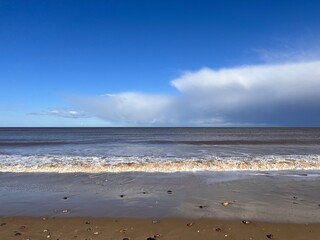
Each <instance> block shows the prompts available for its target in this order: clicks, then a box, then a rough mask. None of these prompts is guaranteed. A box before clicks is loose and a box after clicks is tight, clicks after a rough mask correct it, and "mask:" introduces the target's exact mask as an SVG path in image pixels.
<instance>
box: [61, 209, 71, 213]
mask: <svg viewBox="0 0 320 240" xmlns="http://www.w3.org/2000/svg"><path fill="white" fill-rule="evenodd" d="M62 212H63V213H69V212H70V210H68V209H64V210H62Z"/></svg>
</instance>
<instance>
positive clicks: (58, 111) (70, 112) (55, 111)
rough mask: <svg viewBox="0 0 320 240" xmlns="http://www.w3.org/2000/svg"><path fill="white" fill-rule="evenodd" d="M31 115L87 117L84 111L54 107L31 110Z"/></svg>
mask: <svg viewBox="0 0 320 240" xmlns="http://www.w3.org/2000/svg"><path fill="white" fill-rule="evenodd" d="M29 114H30V115H53V116H58V117H65V118H85V117H87V116H86V114H84V113H83V112H78V111H74V110H64V109H52V110H45V111H40V112H31V113H29Z"/></svg>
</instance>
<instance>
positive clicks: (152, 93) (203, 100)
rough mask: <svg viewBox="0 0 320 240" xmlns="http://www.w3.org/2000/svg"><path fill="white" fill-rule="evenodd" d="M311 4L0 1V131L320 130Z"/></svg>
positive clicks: (314, 4) (314, 6)
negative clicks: (152, 128) (63, 128)
mask: <svg viewBox="0 0 320 240" xmlns="http://www.w3.org/2000/svg"><path fill="white" fill-rule="evenodd" d="M319 9H320V2H319V1H312V0H311V1H294V0H291V1H286V0H282V1H272V0H265V1H263V0H262V1H254V0H251V1H250V0H244V1H235V0H234V1H231V0H221V1H213V0H212V1H201V0H198V1H187V0H184V1H182V0H181V1H180V0H171V1H166V0H161V1H160V0H148V1H130V0H127V1H124V0H109V1H81V0H78V1H70V0H69V1H68V0H65V1H59V0H56V1H41V0H38V1H36V0H29V1H18V0H16V1H15V0H1V1H0V83H1V87H0V126H3V127H6V126H319V125H320V107H319V106H320V104H319V103H320V101H319V100H320V97H318V95H320V94H318V91H317V90H320V72H319V70H318V69H320V62H319V61H320V47H319V46H320V30H319V29H320V14H319Z"/></svg>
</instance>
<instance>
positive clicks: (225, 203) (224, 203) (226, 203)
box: [222, 202, 230, 207]
mask: <svg viewBox="0 0 320 240" xmlns="http://www.w3.org/2000/svg"><path fill="white" fill-rule="evenodd" d="M229 204H230V203H229V202H223V203H222V205H223V206H224V207H226V206H228V205H229Z"/></svg>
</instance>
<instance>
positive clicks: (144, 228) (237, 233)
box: [0, 217, 320, 240]
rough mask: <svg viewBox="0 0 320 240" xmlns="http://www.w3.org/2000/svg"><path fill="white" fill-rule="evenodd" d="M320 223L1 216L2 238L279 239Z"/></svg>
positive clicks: (306, 235) (317, 231) (317, 230)
mask: <svg viewBox="0 0 320 240" xmlns="http://www.w3.org/2000/svg"><path fill="white" fill-rule="evenodd" d="M319 236H320V225H319V224H279V223H278V224H275V223H262V222H241V221H223V220H208V219H207V220H203V219H160V220H154V219H132V218H64V219H61V218H56V219H52V218H49V219H47V218H43V219H42V218H30V217H29V218H26V217H23V218H22V217H20V218H19V217H16V218H1V219H0V237H1V239H23V240H27V239H30V240H35V239H55V240H56V239H59V240H69V239H83V240H84V239H87V240H93V239H120V240H128V239H145V240H147V239H149V240H152V239H190V240H191V239H237V240H242V239H243V240H244V239H246V240H248V239H252V240H253V239H282V240H294V239H297V240H298V239H299V240H303V239H306V240H311V239H318V237H319Z"/></svg>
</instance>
